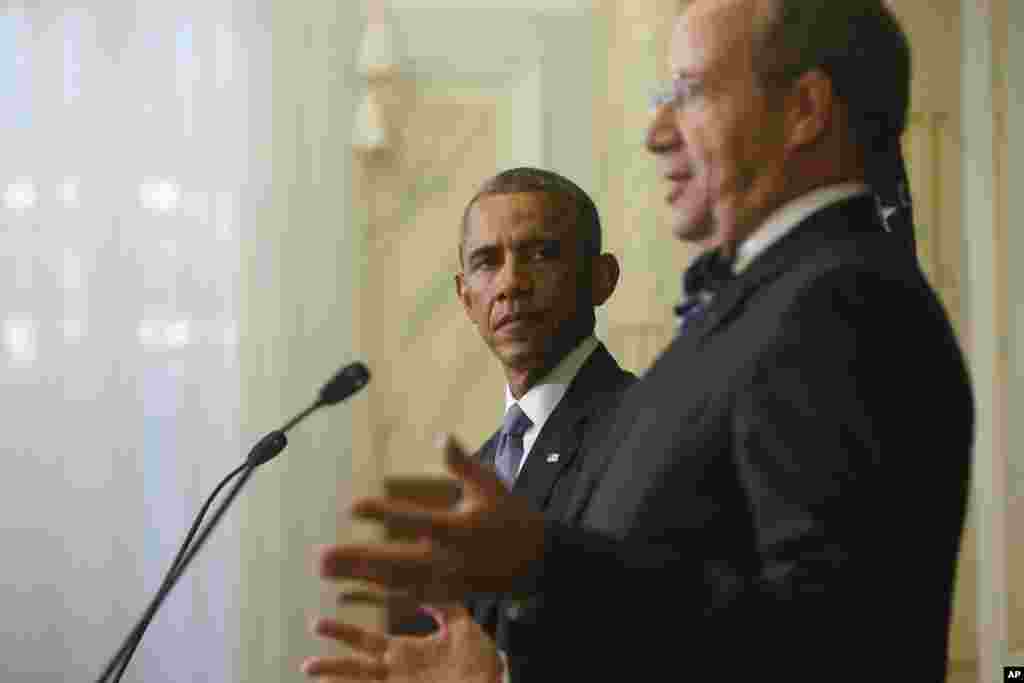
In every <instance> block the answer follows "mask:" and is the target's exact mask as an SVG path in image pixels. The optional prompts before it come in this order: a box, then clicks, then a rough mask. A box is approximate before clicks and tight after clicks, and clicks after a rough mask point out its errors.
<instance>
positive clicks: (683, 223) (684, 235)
mask: <svg viewBox="0 0 1024 683" xmlns="http://www.w3.org/2000/svg"><path fill="white" fill-rule="evenodd" d="M672 233H673V234H674V235H675V236H676V239H678V240H680V241H682V242H705V241H707V240H708V238H710V237H711V236H712V235H713V234H714V225H713V223H712V221H711V216H710V215H704V216H700V217H698V218H695V217H694V216H693V215H692V214H690V213H684V212H681V211H677V212H675V214H674V215H673V221H672Z"/></svg>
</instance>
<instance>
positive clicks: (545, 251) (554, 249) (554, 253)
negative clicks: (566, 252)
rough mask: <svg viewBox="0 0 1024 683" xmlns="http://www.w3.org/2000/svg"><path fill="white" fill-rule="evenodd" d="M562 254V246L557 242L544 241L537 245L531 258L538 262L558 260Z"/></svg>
mask: <svg viewBox="0 0 1024 683" xmlns="http://www.w3.org/2000/svg"><path fill="white" fill-rule="evenodd" d="M561 253H562V244H561V243H560V242H559V241H558V240H544V241H542V242H540V243H539V244H537V246H536V248H535V249H534V251H533V257H534V259H535V260H538V261H548V260H550V259H556V258H558V257H559V256H560V255H561Z"/></svg>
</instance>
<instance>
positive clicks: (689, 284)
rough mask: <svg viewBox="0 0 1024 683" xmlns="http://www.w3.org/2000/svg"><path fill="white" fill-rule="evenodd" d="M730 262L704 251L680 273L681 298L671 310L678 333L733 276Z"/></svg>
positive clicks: (700, 315) (716, 252)
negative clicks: (681, 281) (675, 320)
mask: <svg viewBox="0 0 1024 683" xmlns="http://www.w3.org/2000/svg"><path fill="white" fill-rule="evenodd" d="M733 277H734V276H733V272H732V264H731V263H730V262H729V260H728V259H726V258H724V257H723V256H722V255H721V254H719V253H718V251H716V250H710V251H706V252H704V253H703V254H701V255H700V256H698V257H697V258H696V259H694V261H693V263H691V264H690V266H689V267H688V268H687V269H686V272H685V273H683V301H682V303H679V304H677V305H676V307H675V308H674V309H673V310H674V311H675V314H676V317H677V318H678V319H679V331H678V333H679V334H682V333H683V332H684V331H685V330H686V328H687V327H690V326H692V325H693V324H694V323H696V322H697V321H698V320H700V319H701V317H702V316H703V315H704V311H705V309H706V308H707V305H708V303H709V302H710V298H711V296H712V295H713V294H714V293H715V292H717V291H718V290H719V289H720V288H721V287H723V286H724V285H725V284H726V283H727V282H729V281H730V280H731V279H732V278H733Z"/></svg>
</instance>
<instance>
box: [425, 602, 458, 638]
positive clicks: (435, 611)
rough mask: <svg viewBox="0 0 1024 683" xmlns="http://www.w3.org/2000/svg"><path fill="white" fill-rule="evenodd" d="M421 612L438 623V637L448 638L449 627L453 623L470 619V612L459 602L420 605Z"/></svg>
mask: <svg viewBox="0 0 1024 683" xmlns="http://www.w3.org/2000/svg"><path fill="white" fill-rule="evenodd" d="M420 612H422V613H424V614H426V615H427V616H428V617H430V618H431V619H433V620H434V621H435V622H437V635H438V637H440V638H442V639H443V638H447V637H448V634H449V629H448V625H449V624H451V623H452V622H453V621H457V620H459V619H465V618H468V617H469V611H468V610H467V609H466V608H465V607H463V606H462V605H461V604H459V603H457V602H444V603H440V604H437V605H420Z"/></svg>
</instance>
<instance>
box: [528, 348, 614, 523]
mask: <svg viewBox="0 0 1024 683" xmlns="http://www.w3.org/2000/svg"><path fill="white" fill-rule="evenodd" d="M623 375H624V373H623V371H622V370H621V369H620V368H619V366H618V364H617V363H616V362H615V360H614V359H613V358H612V357H611V354H609V353H608V350H607V349H606V348H605V347H604V345H603V344H600V345H598V347H597V348H596V349H595V350H594V352H593V353H592V354H590V357H589V358H587V361H586V362H585V363H584V364H583V367H581V368H580V371H579V372H578V373H576V377H575V378H574V379H573V381H572V382H571V383H570V385H569V388H568V389H567V390H566V392H565V396H563V397H562V400H561V401H559V402H558V406H556V408H555V411H554V412H553V413H552V414H551V417H549V418H548V420H547V422H545V423H544V427H543V428H542V429H541V433H540V435H539V436H538V437H537V440H536V441H535V442H534V444H533V447H532V448H531V449H530V455H529V456H528V457H527V459H526V464H525V465H524V466H523V470H522V472H520V473H519V478H518V479H516V484H515V489H514V490H515V491H516V492H517V493H520V494H521V495H524V496H526V497H527V498H529V499H530V500H531V501H532V502H533V503H534V504H535V505H536V506H537V507H538V508H539V509H544V508H546V507H547V503H548V500H549V498H550V496H551V492H552V490H553V488H554V486H555V483H556V482H557V481H558V480H559V478H560V477H561V475H562V474H563V473H564V472H565V471H566V470H567V469H568V468H569V467H570V466H571V465H572V464H573V462H574V461H575V460H576V458H577V457H578V456H579V452H580V446H581V445H582V440H583V435H584V433H585V430H586V427H587V422H588V421H589V420H590V418H591V417H592V415H593V413H594V412H595V410H596V409H597V408H598V407H599V406H600V405H601V404H602V401H603V399H604V398H606V397H607V395H608V392H609V390H611V389H612V387H613V386H615V385H616V384H617V380H619V379H621V377H622V376H623ZM610 385H611V386H610Z"/></svg>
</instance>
